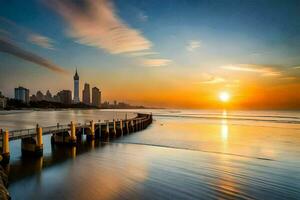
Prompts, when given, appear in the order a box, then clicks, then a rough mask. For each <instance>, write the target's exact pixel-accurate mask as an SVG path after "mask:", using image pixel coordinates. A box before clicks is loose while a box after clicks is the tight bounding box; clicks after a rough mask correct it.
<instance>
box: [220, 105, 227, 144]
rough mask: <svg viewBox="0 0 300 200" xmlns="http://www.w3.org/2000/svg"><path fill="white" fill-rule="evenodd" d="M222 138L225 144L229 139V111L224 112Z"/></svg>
mask: <svg viewBox="0 0 300 200" xmlns="http://www.w3.org/2000/svg"><path fill="white" fill-rule="evenodd" d="M221 138H222V141H223V142H226V141H227V139H228V124H227V111H226V110H224V111H223V114H222V121H221Z"/></svg>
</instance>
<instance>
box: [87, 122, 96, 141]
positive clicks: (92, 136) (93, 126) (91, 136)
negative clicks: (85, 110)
mask: <svg viewBox="0 0 300 200" xmlns="http://www.w3.org/2000/svg"><path fill="white" fill-rule="evenodd" d="M90 131H91V133H90V135H89V136H88V138H89V139H91V140H93V139H95V123H94V121H93V120H92V121H90Z"/></svg>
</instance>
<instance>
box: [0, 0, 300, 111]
mask: <svg viewBox="0 0 300 200" xmlns="http://www.w3.org/2000/svg"><path fill="white" fill-rule="evenodd" d="M299 13H300V1H292V0H288V1H282V0H278V1H276V0H270V1H267V0H261V1H255V0H228V1H225V0H217V1H209V0H206V1H200V0H197V1H192V0H189V1H187V0H186V1H184V0H180V1H179V0H178V1H176V0H126V1H125V0H117V1H105V0H82V1H71V0H49V1H46V0H26V1H20V0H0V91H2V93H3V94H4V95H6V96H9V97H13V88H14V87H17V86H19V85H21V86H24V87H27V88H29V89H30V93H31V94H32V93H35V92H36V91H37V90H41V91H43V92H46V90H47V89H49V90H50V91H51V92H52V94H53V93H56V92H57V91H59V90H62V89H70V90H73V75H74V71H75V68H76V67H77V68H78V73H79V76H80V91H81V90H82V89H83V84H84V83H85V82H88V83H90V84H91V86H92V87H93V86H97V87H99V88H100V89H101V91H102V96H103V100H108V101H112V100H114V99H116V100H118V101H126V102H129V103H131V104H142V105H146V106H156V107H174V108H176V107H177V108H219V107H222V106H224V103H222V102H220V101H219V98H218V95H219V94H220V92H222V91H227V92H228V93H229V94H230V95H231V98H230V100H229V101H228V102H227V103H226V107H230V108H251V109H264V108H266V109H285V108H298V109H299V108H300V14H299ZM80 93H81V92H80Z"/></svg>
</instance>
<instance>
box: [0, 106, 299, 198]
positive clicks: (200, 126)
mask: <svg viewBox="0 0 300 200" xmlns="http://www.w3.org/2000/svg"><path fill="white" fill-rule="evenodd" d="M128 112H129V111H128ZM143 112H153V114H154V122H153V124H152V125H151V126H150V127H149V128H148V129H146V130H144V131H141V132H137V133H133V134H131V135H129V136H124V137H123V138H119V139H116V140H112V141H105V142H99V141H95V142H92V143H88V142H83V143H82V144H80V145H78V146H77V147H73V148H71V147H60V146H52V147H51V144H50V136H46V137H44V157H43V158H40V159H28V158H27V159H24V158H22V157H21V153H20V152H21V150H20V141H14V142H11V162H10V166H9V170H10V185H9V191H10V193H11V195H12V197H13V199H49V200H50V199H51V200H52V199H74V200H76V199H300V113H299V112H262V111H257V112H254V111H251V112H249V111H247V112H242V111H240V112H238V111H234V112H233V111H232V112H230V111H228V112H224V111H196V110H151V111H150V110H143ZM124 116H125V112H124V111H122V112H117V111H110V112H104V111H99V110H97V111H96V110H95V111H93V110H87V111H49V112H41V111H40V112H24V113H10V114H5V115H4V114H3V113H2V114H0V127H9V128H10V129H18V128H25V127H26V128H27V127H28V128H30V127H32V126H34V125H35V123H36V122H38V123H39V124H41V125H44V126H45V125H53V124H56V123H57V122H58V121H62V122H65V123H67V122H69V121H70V120H71V119H72V120H75V121H85V120H90V119H94V120H98V119H104V118H105V119H111V118H121V117H124ZM132 116H133V115H130V114H128V117H132Z"/></svg>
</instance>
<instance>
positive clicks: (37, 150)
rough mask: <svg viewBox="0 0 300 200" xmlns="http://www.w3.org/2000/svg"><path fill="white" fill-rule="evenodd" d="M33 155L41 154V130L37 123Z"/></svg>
mask: <svg viewBox="0 0 300 200" xmlns="http://www.w3.org/2000/svg"><path fill="white" fill-rule="evenodd" d="M35 155H37V156H42V155H43V130H42V128H41V127H39V125H38V124H37V125H36V146H35Z"/></svg>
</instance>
